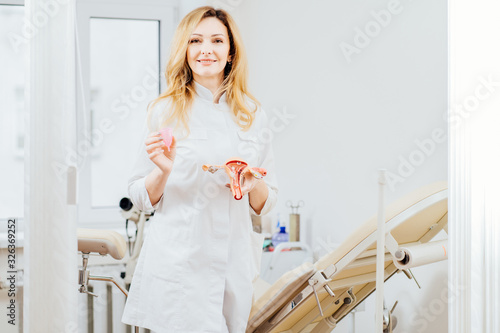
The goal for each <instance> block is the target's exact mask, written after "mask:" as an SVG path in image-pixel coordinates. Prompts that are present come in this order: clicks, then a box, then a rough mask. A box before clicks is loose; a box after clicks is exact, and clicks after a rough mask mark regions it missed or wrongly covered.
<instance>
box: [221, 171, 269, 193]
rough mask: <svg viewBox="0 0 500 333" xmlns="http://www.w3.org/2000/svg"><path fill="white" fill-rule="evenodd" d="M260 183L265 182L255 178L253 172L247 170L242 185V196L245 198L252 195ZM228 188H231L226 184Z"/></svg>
mask: <svg viewBox="0 0 500 333" xmlns="http://www.w3.org/2000/svg"><path fill="white" fill-rule="evenodd" d="M260 182H263V180H262V179H258V178H255V177H254V176H253V174H252V172H251V171H250V170H249V169H247V170H246V171H245V173H244V174H243V177H242V181H241V184H240V185H241V195H242V196H244V195H245V194H248V193H250V192H251V191H252V190H253V189H254V188H255V187H256V186H257V184H259V183H260ZM226 187H227V188H231V186H230V185H229V184H226Z"/></svg>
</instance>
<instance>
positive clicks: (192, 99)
mask: <svg viewBox="0 0 500 333" xmlns="http://www.w3.org/2000/svg"><path fill="white" fill-rule="evenodd" d="M165 76H166V80H167V87H168V88H167V90H166V92H164V93H163V94H161V95H160V96H159V97H158V98H157V99H156V100H155V101H154V103H152V106H151V107H150V108H149V114H148V119H149V121H148V127H149V133H150V134H148V135H147V138H146V139H145V147H144V146H143V147H142V149H141V153H140V154H139V157H138V160H137V163H136V166H135V168H134V174H133V177H132V178H131V179H130V180H129V195H130V197H131V200H132V202H133V203H134V205H135V206H136V207H137V208H138V209H141V210H144V211H152V210H153V209H155V210H156V212H155V214H154V216H153V217H152V219H151V223H150V226H149V230H148V232H147V235H146V237H145V241H144V245H143V248H142V251H141V254H140V257H139V260H138V264H137V267H136V271H135V273H134V276H133V280H132V284H131V288H130V293H129V296H128V299H127V303H126V306H125V310H124V314H123V318H122V321H123V322H124V323H126V324H129V325H135V326H139V327H143V328H149V329H151V330H153V331H155V332H161V333H163V332H179V333H181V332H182V333H189V332H193V333H194V332H196V333H199V332H214V333H215V332H217V333H220V332H230V333H240V332H244V331H245V328H246V325H247V320H248V316H249V313H250V308H251V303H252V294H253V288H252V281H253V279H254V278H255V277H256V275H257V274H258V270H259V268H260V267H259V266H260V255H261V250H262V238H261V237H260V235H259V234H256V233H255V232H253V230H252V224H251V214H255V215H263V214H266V213H268V212H269V211H270V210H271V209H272V208H273V207H274V205H275V203H276V195H277V187H276V180H275V171H274V162H273V152H272V148H271V143H270V137H271V136H272V133H270V130H269V128H268V126H267V117H266V115H265V113H264V112H263V111H262V110H261V109H260V107H259V103H258V102H257V101H256V100H255V98H254V97H253V96H252V95H251V94H250V93H249V92H248V91H247V62H246V58H245V53H244V49H243V45H242V42H241V38H240V35H239V32H238V30H237V27H236V25H235V23H234V21H233V20H232V18H231V17H230V16H229V15H228V14H227V13H226V12H225V11H223V10H215V9H214V8H212V7H201V8H198V9H195V10H194V11H192V12H191V13H189V14H188V15H187V16H186V17H185V18H184V19H183V20H182V21H181V23H180V24H179V26H178V28H177V31H176V33H175V36H174V39H173V43H172V49H171V55H170V58H169V61H168V64H167V69H166V75H165ZM167 126H168V127H173V128H175V130H174V140H173V144H172V147H171V149H170V151H169V150H168V149H167V148H166V147H165V144H164V143H163V141H162V140H161V137H160V135H159V133H158V130H159V129H161V128H163V127H167ZM233 157H240V158H242V159H244V160H246V161H247V162H248V164H249V165H250V166H252V167H261V168H265V169H267V171H268V173H267V176H266V177H265V178H264V179H260V180H259V179H256V178H254V177H252V176H251V175H249V174H246V175H245V180H244V183H243V187H242V189H243V194H244V196H243V199H242V200H235V199H234V197H233V195H232V193H231V191H230V190H229V188H228V187H227V183H228V182H229V178H228V177H227V175H226V174H225V172H224V171H222V170H221V171H219V172H217V173H215V174H211V173H209V172H204V171H203V170H202V165H203V164H215V165H222V164H224V163H225V161H226V160H227V159H229V158H233Z"/></svg>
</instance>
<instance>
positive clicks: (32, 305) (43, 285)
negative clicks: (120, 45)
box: [23, 0, 78, 333]
mask: <svg viewBox="0 0 500 333" xmlns="http://www.w3.org/2000/svg"><path fill="white" fill-rule="evenodd" d="M25 5H26V17H25V18H26V20H25V22H26V27H25V29H23V31H24V34H25V36H24V37H25V38H26V41H27V43H28V45H29V47H28V49H29V51H28V56H27V59H26V61H27V63H26V64H27V69H28V70H27V74H26V96H25V97H26V105H27V109H26V110H27V114H28V117H27V119H26V147H25V218H26V240H27V242H26V245H25V252H24V253H25V268H26V272H25V284H24V286H25V292H24V332H30V333H31V332H40V333H46V332H77V326H78V323H77V299H78V298H77V296H78V295H77V293H78V291H77V277H78V262H77V256H76V252H77V243H76V206H75V201H76V200H75V197H74V193H75V189H74V187H75V181H74V178H75V177H74V175H75V172H74V171H72V170H74V169H72V166H71V165H69V164H68V163H67V158H66V155H67V153H68V151H74V149H75V147H76V142H75V139H74V138H75V84H74V82H75V34H74V20H75V13H74V11H75V0H27V1H26V3H25Z"/></svg>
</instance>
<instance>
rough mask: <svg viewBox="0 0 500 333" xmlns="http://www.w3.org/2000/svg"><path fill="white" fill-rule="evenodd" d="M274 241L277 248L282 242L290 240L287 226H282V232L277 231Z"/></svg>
mask: <svg viewBox="0 0 500 333" xmlns="http://www.w3.org/2000/svg"><path fill="white" fill-rule="evenodd" d="M272 241H273V246H274V247H275V248H276V247H277V246H278V245H280V244H281V243H284V242H288V233H287V232H286V227H280V232H277V233H275V234H274V235H273V237H272Z"/></svg>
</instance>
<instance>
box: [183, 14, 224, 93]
mask: <svg viewBox="0 0 500 333" xmlns="http://www.w3.org/2000/svg"><path fill="white" fill-rule="evenodd" d="M229 49H230V43H229V36H228V32H227V28H226V26H225V25H224V24H223V23H222V22H221V21H220V20H219V19H217V18H215V17H207V18H205V19H203V20H202V21H201V22H200V23H199V24H198V26H197V27H196V29H194V31H193V33H192V34H191V37H190V39H189V45H188V49H187V59H188V64H189V67H190V68H191V70H192V71H193V78H194V80H195V81H197V82H203V81H207V80H208V81H217V82H218V84H220V83H222V80H223V79H224V68H225V67H226V63H227V61H230V60H231V59H228V57H229Z"/></svg>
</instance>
